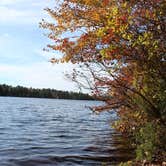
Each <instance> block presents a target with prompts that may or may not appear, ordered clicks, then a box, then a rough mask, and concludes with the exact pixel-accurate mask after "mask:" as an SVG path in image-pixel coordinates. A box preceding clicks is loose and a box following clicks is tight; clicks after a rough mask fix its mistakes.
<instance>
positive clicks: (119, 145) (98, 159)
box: [0, 97, 131, 166]
mask: <svg viewBox="0 0 166 166" xmlns="http://www.w3.org/2000/svg"><path fill="white" fill-rule="evenodd" d="M97 104H99V102H96V101H75V100H55V99H34V98H11V97H0V166H55V165H60V166H61V165H62V166H67V165H73V166H75V165H76V166H80V165H81V166H84V165H85V166H86V165H89V166H92V165H94V166H98V165H103V164H106V165H117V163H119V162H120V161H125V160H127V159H129V158H130V157H131V154H130V151H129V150H128V147H127V146H126V145H127V143H126V141H125V140H124V139H122V137H121V136H120V135H119V134H118V133H116V132H115V131H114V130H113V129H112V128H111V125H110V123H111V121H113V120H114V119H115V117H116V116H115V115H114V114H109V113H107V112H105V113H102V114H100V115H96V114H94V113H92V112H91V111H90V110H89V109H87V108H86V107H85V106H92V105H97ZM124 145H125V146H124Z"/></svg>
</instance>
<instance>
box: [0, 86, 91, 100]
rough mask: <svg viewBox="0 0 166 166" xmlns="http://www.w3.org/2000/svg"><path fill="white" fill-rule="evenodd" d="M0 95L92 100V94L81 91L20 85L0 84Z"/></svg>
mask: <svg viewBox="0 0 166 166" xmlns="http://www.w3.org/2000/svg"><path fill="white" fill-rule="evenodd" d="M0 96H12V97H34V98H51V99H74V100H93V98H92V96H90V95H88V94H83V93H76V92H67V91H60V90H55V89H35V88H26V87H22V86H16V87H13V86H9V85H5V84H2V85H0Z"/></svg>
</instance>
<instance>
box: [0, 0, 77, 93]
mask: <svg viewBox="0 0 166 166" xmlns="http://www.w3.org/2000/svg"><path fill="white" fill-rule="evenodd" d="M54 2H55V1H54V0H0V84H3V83H5V84H9V85H13V86H16V85H22V86H27V87H34V88H55V89H60V90H74V91H75V90H77V88H76V87H75V85H74V83H72V82H70V81H69V80H66V79H65V78H64V72H65V73H66V72H70V71H71V68H72V65H70V64H69V65H68V64H59V65H52V64H50V63H49V62H48V60H49V58H51V57H52V56H54V53H46V52H43V51H42V49H43V48H44V47H45V46H46V45H47V44H48V43H49V42H50V41H49V40H48V39H47V38H46V36H44V30H43V29H40V28H39V22H40V21H41V19H42V18H45V19H48V20H49V19H50V18H49V16H48V14H47V13H46V12H45V11H44V10H43V9H44V8H45V7H49V6H53V5H54Z"/></svg>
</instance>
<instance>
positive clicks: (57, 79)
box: [0, 62, 77, 91]
mask: <svg viewBox="0 0 166 166" xmlns="http://www.w3.org/2000/svg"><path fill="white" fill-rule="evenodd" d="M70 67H71V66H70V65H67V64H58V65H51V64H50V63H48V62H45V63H35V64H32V65H30V66H14V65H13V66H11V65H4V64H1V65H0V73H1V74H0V80H1V83H7V84H10V83H11V84H12V85H22V86H27V87H34V88H55V89H59V90H69V91H70V90H75V91H76V90H77V88H76V87H75V86H74V84H73V83H72V82H70V81H69V80H66V79H65V78H64V73H63V72H65V71H70ZM2 80H8V82H2ZM10 80H11V81H10Z"/></svg>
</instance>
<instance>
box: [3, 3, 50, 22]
mask: <svg viewBox="0 0 166 166" xmlns="http://www.w3.org/2000/svg"><path fill="white" fill-rule="evenodd" d="M50 2H51V0H44V1H43V0H36V1H35V2H34V0H28V1H26V2H25V0H0V22H1V23H5V24H13V23H14V24H30V23H31V24H32V23H35V24H38V23H39V22H40V21H41V19H42V18H46V19H47V18H49V16H48V14H47V13H46V11H44V10H43V9H44V8H46V7H47V6H48V5H49V4H50Z"/></svg>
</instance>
